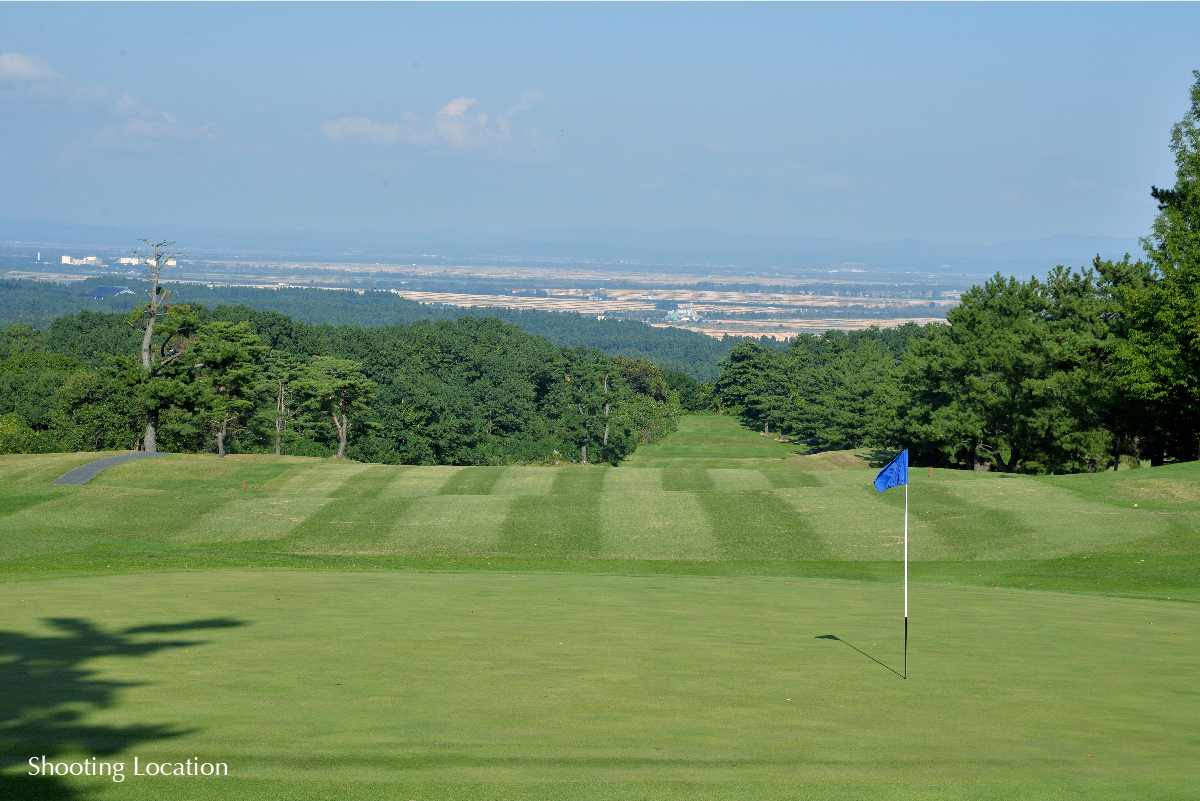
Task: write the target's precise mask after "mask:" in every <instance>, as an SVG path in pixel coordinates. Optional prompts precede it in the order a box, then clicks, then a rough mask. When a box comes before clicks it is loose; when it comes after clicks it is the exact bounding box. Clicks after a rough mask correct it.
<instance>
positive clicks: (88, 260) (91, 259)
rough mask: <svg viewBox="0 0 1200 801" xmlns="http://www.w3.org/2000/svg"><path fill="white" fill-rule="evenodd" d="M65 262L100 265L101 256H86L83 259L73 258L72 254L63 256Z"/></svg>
mask: <svg viewBox="0 0 1200 801" xmlns="http://www.w3.org/2000/svg"><path fill="white" fill-rule="evenodd" d="M62 263H63V264H75V265H80V266H89V267H98V266H99V265H100V257H99V256H84V257H83V258H82V259H72V258H71V257H70V256H63V257H62Z"/></svg>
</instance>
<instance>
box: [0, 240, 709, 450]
mask: <svg viewBox="0 0 1200 801" xmlns="http://www.w3.org/2000/svg"><path fill="white" fill-rule="evenodd" d="M152 244H157V245H159V246H162V245H165V244H166V243H152ZM146 261H147V263H148V264H149V265H150V275H149V279H150V280H149V283H150V287H151V288H150V290H149V296H148V299H147V300H146V301H144V302H143V303H141V304H139V305H138V306H137V307H136V308H134V309H133V310H132V311H131V312H130V313H129V314H119V313H105V312H91V311H86V310H85V311H80V312H78V313H77V314H74V315H65V316H62V317H59V318H57V319H55V320H54V321H53V322H52V323H51V324H50V325H49V326H48V328H47V329H46V330H44V331H43V330H39V329H37V328H34V327H32V326H29V325H19V324H15V325H9V326H8V327H6V328H4V329H2V330H0V451H4V452H23V453H27V452H52V451H100V450H109V449H138V448H143V449H146V450H166V451H173V452H203V451H211V452H216V453H218V454H220V455H224V454H225V453H227V452H260V453H264V452H265V453H278V454H291V455H306V456H336V457H342V456H344V457H349V458H353V459H357V460H360V461H368V462H383V463H388V464H517V463H541V462H547V461H550V462H559V461H572V462H609V463H612V464H616V463H617V462H618V461H619V460H620V459H621V458H622V457H623V456H625V455H627V454H629V453H630V452H632V451H633V450H634V449H635V448H636V447H637V446H638V444H639V443H645V442H653V441H656V440H658V439H660V438H661V437H663V436H665V435H666V434H667V433H669V432H670V431H671V430H673V428H674V425H675V421H676V420H677V418H678V416H679V414H680V413H681V412H682V411H683V407H682V405H681V400H680V397H681V393H682V394H683V395H684V396H685V397H692V398H694V397H697V391H698V389H697V388H698V386H699V385H698V384H697V383H696V382H695V380H694V379H691V378H689V377H688V376H686V375H683V374H680V373H672V372H671V371H666V370H663V369H662V368H660V367H658V366H656V365H654V364H651V363H650V362H648V361H645V360H643V359H631V358H626V357H621V356H609V355H606V354H604V353H602V352H600V351H599V350H596V349H593V348H587V347H573V348H567V347H556V346H555V345H553V344H552V343H551V342H549V341H548V340H546V339H545V338H543V337H539V336H534V335H531V334H529V333H527V332H525V331H523V330H522V329H521V328H520V327H518V326H515V325H510V324H506V323H503V322H501V321H500V320H498V319H495V318H475V317H458V318H454V319H445V320H437V321H418V322H415V323H412V324H411V325H385V326H376V327H370V328H368V327H364V326H352V325H342V326H336V327H335V326H333V325H330V324H317V325H313V324H308V323H304V322H300V321H297V320H295V319H293V318H291V317H289V316H287V315H284V314H281V313H279V312H273V311H260V310H255V309H251V308H249V307H247V306H242V305H238V306H218V307H216V308H211V309H210V308H208V307H206V306H202V305H199V304H194V303H178V302H175V299H174V298H172V296H171V293H170V292H169V291H168V290H166V289H165V288H164V287H163V286H162V285H161V284H160V283H158V282H157V281H156V280H155V279H156V278H157V277H158V273H159V269H158V268H157V265H160V264H165V261H166V254H165V252H162V249H161V247H160V248H159V249H158V250H156V251H154V252H153V253H150V254H149V255H148V256H146ZM689 393H690V394H689Z"/></svg>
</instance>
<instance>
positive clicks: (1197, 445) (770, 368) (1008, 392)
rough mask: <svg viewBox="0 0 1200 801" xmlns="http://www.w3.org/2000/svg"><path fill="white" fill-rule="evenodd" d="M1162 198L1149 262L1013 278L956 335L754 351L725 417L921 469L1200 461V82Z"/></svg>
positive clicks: (919, 333) (963, 309)
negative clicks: (903, 459) (891, 453)
mask: <svg viewBox="0 0 1200 801" xmlns="http://www.w3.org/2000/svg"><path fill="white" fill-rule="evenodd" d="M1194 75H1195V78H1196V83H1195V84H1194V85H1193V87H1192V89H1191V106H1190V109H1189V111H1188V113H1187V115H1186V116H1185V117H1184V119H1183V120H1182V121H1181V122H1179V123H1178V124H1176V125H1175V126H1174V128H1173V129H1172V136H1171V150H1172V152H1173V153H1174V155H1175V162H1176V182H1175V186H1174V187H1173V188H1170V189H1159V188H1157V187H1153V188H1152V189H1151V194H1152V196H1153V197H1154V199H1155V200H1156V201H1157V202H1158V215H1157V216H1156V217H1155V220H1154V223H1153V226H1152V228H1151V231H1150V233H1149V235H1148V236H1147V237H1145V238H1144V239H1143V240H1142V241H1141V244H1142V247H1143V249H1144V250H1145V252H1146V254H1147V257H1146V258H1145V259H1142V260H1137V261H1131V260H1130V258H1129V256H1126V257H1125V258H1124V259H1122V260H1120V261H1116V260H1102V259H1100V258H1099V257H1097V258H1096V259H1095V261H1094V262H1093V263H1092V265H1091V266H1090V267H1087V268H1082V269H1069V268H1066V267H1062V266H1059V267H1056V268H1054V269H1053V270H1051V271H1050V273H1049V274H1048V275H1047V276H1046V278H1045V279H1044V280H1039V279H1037V278H1031V279H1030V280H1029V281H1020V280H1017V279H1015V278H1005V277H1003V276H1001V275H999V274H997V275H996V276H995V277H993V278H992V279H991V280H989V281H987V282H986V283H985V284H984V285H983V286H975V287H973V288H972V289H971V290H970V291H968V292H967V293H965V294H964V295H963V297H962V303H961V305H959V306H958V307H956V308H955V309H953V310H951V311H950V312H949V314H948V322H947V324H945V325H942V324H935V325H930V326H928V327H926V328H921V329H919V328H917V327H915V326H910V327H908V328H907V330H906V329H903V328H902V329H900V330H898V331H895V332H887V331H880V330H878V329H873V330H869V331H865V332H856V333H853V334H844V333H841V332H830V333H828V334H825V335H822V336H813V335H802V336H799V337H797V338H796V339H795V340H793V341H792V342H791V343H790V344H789V346H788V347H787V348H786V349H785V350H784V351H783V352H781V353H775V352H773V351H770V350H767V349H764V348H761V347H758V346H757V345H755V344H754V343H743V344H740V345H738V346H737V347H735V348H734V349H733V350H732V351H731V352H730V355H729V357H728V358H727V359H725V360H724V361H723V362H722V363H721V365H720V366H721V374H720V376H719V377H718V379H717V381H716V383H715V386H714V390H713V402H714V403H715V404H716V405H718V406H719V407H720V408H723V409H726V410H729V411H731V412H734V413H737V414H740V415H741V416H742V417H743V419H744V420H745V421H746V422H747V423H748V424H749V425H753V426H755V427H757V428H761V429H762V430H763V431H764V433H770V432H778V433H781V434H787V435H791V436H795V437H798V438H801V439H805V440H808V441H810V442H811V443H812V444H814V445H816V446H818V447H821V448H860V447H877V448H885V449H899V448H908V449H910V451H911V452H912V458H913V459H914V461H915V462H917V463H920V464H930V465H942V466H958V467H963V468H968V469H970V468H974V467H976V466H982V467H985V468H987V469H995V470H1000V471H1006V472H1077V471H1094V470H1099V469H1104V468H1107V467H1114V468H1115V467H1118V466H1119V464H1120V462H1119V458H1120V455H1121V454H1127V455H1129V456H1132V457H1133V458H1134V459H1136V460H1138V461H1140V460H1143V459H1145V460H1149V462H1150V463H1151V464H1152V465H1158V464H1163V463H1164V462H1165V461H1168V460H1179V461H1186V460H1194V459H1197V458H1200V71H1198V72H1195V73H1194Z"/></svg>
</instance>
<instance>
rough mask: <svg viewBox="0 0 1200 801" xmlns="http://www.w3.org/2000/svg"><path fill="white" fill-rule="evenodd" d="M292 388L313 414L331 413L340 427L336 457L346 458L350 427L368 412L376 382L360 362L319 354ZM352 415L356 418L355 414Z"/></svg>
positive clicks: (301, 373)
mask: <svg viewBox="0 0 1200 801" xmlns="http://www.w3.org/2000/svg"><path fill="white" fill-rule="evenodd" d="M292 387H293V388H294V389H295V391H296V392H297V393H300V394H301V395H302V396H304V401H303V406H304V408H305V409H306V410H308V411H309V412H311V413H313V414H317V415H325V414H328V415H329V417H330V418H332V420H333V425H334V427H335V428H336V429H337V435H338V449H337V455H336V456H335V457H334V458H336V459H342V458H345V455H346V442H347V440H348V439H349V436H350V426H351V424H352V423H353V422H354V421H355V420H360V419H361V418H362V417H363V416H365V415H366V413H367V412H368V411H369V409H370V407H369V406H368V404H367V401H369V400H370V399H371V398H373V397H375V389H376V387H377V385H376V384H375V382H374V381H371V380H370V379H369V378H367V377H366V376H365V375H364V374H363V371H362V364H361V363H360V362H355V361H351V360H349V359H338V358H332V357H326V356H316V357H314V358H313V360H312V362H310V363H309V364H307V365H305V367H304V368H303V370H302V371H300V372H299V375H298V376H297V377H296V378H295V379H294V380H293V381H292ZM352 415H353V417H352Z"/></svg>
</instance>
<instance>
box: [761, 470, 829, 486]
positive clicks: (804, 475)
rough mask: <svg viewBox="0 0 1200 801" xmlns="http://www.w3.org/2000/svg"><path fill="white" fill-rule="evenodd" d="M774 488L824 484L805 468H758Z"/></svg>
mask: <svg viewBox="0 0 1200 801" xmlns="http://www.w3.org/2000/svg"><path fill="white" fill-rule="evenodd" d="M759 472H761V473H762V474H763V476H765V477H766V479H767V481H768V482H770V484H771V486H772V487H773V488H775V489H799V488H800V487H821V486H824V484H823V483H822V481H821V479H820V478H818V477H817V474H816V473H810V472H808V471H806V470H760V471H759Z"/></svg>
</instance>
